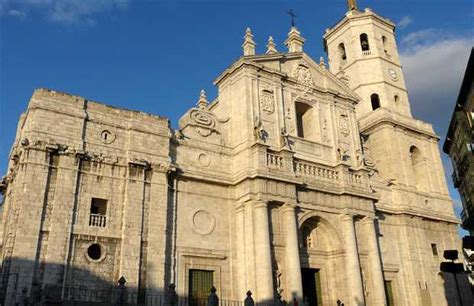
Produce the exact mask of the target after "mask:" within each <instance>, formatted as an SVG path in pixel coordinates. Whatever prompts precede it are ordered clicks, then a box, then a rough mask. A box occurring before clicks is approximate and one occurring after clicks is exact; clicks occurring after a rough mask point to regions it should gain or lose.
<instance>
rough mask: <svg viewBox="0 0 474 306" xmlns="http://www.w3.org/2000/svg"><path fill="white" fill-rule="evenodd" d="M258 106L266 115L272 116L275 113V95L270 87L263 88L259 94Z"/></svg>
mask: <svg viewBox="0 0 474 306" xmlns="http://www.w3.org/2000/svg"><path fill="white" fill-rule="evenodd" d="M260 105H261V107H262V110H263V111H264V112H266V113H268V114H273V112H274V111H275V95H274V94H273V90H272V88H271V87H269V86H265V87H263V89H262V91H261V93H260Z"/></svg>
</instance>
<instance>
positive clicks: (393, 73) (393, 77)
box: [388, 68, 398, 81]
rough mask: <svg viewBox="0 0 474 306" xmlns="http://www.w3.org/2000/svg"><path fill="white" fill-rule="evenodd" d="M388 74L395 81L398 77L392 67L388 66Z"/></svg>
mask: <svg viewBox="0 0 474 306" xmlns="http://www.w3.org/2000/svg"><path fill="white" fill-rule="evenodd" d="M388 74H389V75H390V77H391V78H392V80H394V81H396V80H397V79H398V74H397V72H396V71H395V70H393V69H392V68H389V69H388Z"/></svg>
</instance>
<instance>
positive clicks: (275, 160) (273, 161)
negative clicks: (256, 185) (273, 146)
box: [267, 152, 285, 169]
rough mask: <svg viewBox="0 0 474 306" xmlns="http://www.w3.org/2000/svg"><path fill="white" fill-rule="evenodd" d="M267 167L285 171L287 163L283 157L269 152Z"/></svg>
mask: <svg viewBox="0 0 474 306" xmlns="http://www.w3.org/2000/svg"><path fill="white" fill-rule="evenodd" d="M267 166H268V167H271V168H277V169H283V168H284V167H285V161H284V159H283V157H281V156H279V155H277V154H274V153H270V152H267Z"/></svg>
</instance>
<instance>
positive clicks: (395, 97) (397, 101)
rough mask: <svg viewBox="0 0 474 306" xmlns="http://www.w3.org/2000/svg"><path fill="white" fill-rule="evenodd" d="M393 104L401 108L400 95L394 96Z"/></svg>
mask: <svg viewBox="0 0 474 306" xmlns="http://www.w3.org/2000/svg"><path fill="white" fill-rule="evenodd" d="M393 102H394V103H395V107H399V106H400V97H399V96H398V95H395V96H393Z"/></svg>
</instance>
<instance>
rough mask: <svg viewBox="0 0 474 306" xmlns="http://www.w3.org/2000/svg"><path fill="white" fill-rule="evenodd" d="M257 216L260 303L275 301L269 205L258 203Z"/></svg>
mask: <svg viewBox="0 0 474 306" xmlns="http://www.w3.org/2000/svg"><path fill="white" fill-rule="evenodd" d="M254 216H255V224H254V225H255V232H254V243H255V270H256V273H255V274H256V278H257V279H256V283H257V297H258V301H260V302H264V301H268V302H269V301H273V276H272V255H271V250H270V229H269V224H268V205H267V203H266V202H257V203H255V205H254Z"/></svg>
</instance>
